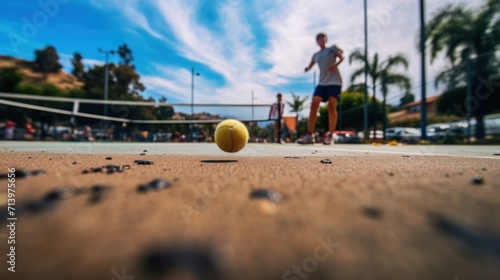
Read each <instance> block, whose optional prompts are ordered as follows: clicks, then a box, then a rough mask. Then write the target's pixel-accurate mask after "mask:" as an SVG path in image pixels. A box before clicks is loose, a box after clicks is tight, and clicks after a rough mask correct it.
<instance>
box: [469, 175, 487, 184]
mask: <svg viewBox="0 0 500 280" xmlns="http://www.w3.org/2000/svg"><path fill="white" fill-rule="evenodd" d="M472 184H473V185H482V184H484V178H483V176H479V175H478V176H475V177H474V178H472Z"/></svg>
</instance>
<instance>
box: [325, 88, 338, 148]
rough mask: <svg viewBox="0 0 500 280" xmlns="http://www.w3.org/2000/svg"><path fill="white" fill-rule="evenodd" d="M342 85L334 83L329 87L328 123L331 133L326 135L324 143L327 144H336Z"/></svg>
mask: <svg viewBox="0 0 500 280" xmlns="http://www.w3.org/2000/svg"><path fill="white" fill-rule="evenodd" d="M340 89H341V88H340V86H337V85H333V86H329V87H328V91H327V92H328V125H329V133H328V136H327V137H326V139H325V141H324V142H323V144H325V145H333V144H334V142H335V141H334V136H335V134H334V133H335V130H336V128H337V120H338V113H337V106H338V104H339V98H340Z"/></svg>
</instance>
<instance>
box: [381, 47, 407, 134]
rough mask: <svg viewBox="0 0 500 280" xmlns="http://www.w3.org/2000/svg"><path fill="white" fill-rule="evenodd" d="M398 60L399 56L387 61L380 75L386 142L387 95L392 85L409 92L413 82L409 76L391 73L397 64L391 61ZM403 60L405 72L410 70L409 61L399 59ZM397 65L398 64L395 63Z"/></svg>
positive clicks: (383, 130)
mask: <svg viewBox="0 0 500 280" xmlns="http://www.w3.org/2000/svg"><path fill="white" fill-rule="evenodd" d="M396 58H398V57H397V56H396V57H389V59H388V60H387V63H385V64H386V65H385V67H384V69H383V71H382V73H381V75H380V78H381V81H380V88H381V90H382V96H383V99H382V116H383V119H382V132H383V133H384V140H386V138H385V130H386V129H387V118H386V107H387V106H386V99H387V93H388V92H389V86H391V85H395V86H397V87H399V88H400V89H404V90H406V92H408V91H409V90H410V88H411V81H410V78H408V76H406V75H404V74H399V73H394V72H391V68H392V66H394V65H395V64H393V63H391V62H392V61H391V59H396ZM401 58H403V60H401V62H399V63H401V64H403V65H404V66H405V70H407V69H408V60H407V59H406V58H404V57H400V58H399V59H401ZM394 63H396V64H397V62H394Z"/></svg>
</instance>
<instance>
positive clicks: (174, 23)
mask: <svg viewBox="0 0 500 280" xmlns="http://www.w3.org/2000/svg"><path fill="white" fill-rule="evenodd" d="M418 2H419V1H418V0H411V1H410V0H392V1H385V0H369V1H368V6H369V31H370V32H369V52H370V53H371V55H372V54H373V53H374V52H378V53H379V55H380V56H381V57H382V58H385V57H387V56H389V55H393V54H396V53H404V54H406V55H407V56H408V57H409V58H410V62H411V63H410V69H409V70H408V74H409V75H410V76H411V78H412V82H413V85H414V87H415V89H414V93H415V94H417V99H419V98H418V95H419V94H420V87H419V86H420V76H419V71H420V65H419V54H418V52H417V50H416V48H415V40H416V37H417V34H418V30H419V29H418V27H419V23H418ZM459 2H462V3H466V4H467V5H468V6H469V7H477V6H479V5H481V4H482V3H483V1H469V2H467V1H455V0H449V1H440V0H428V1H427V18H430V16H431V15H432V14H433V13H434V12H435V11H436V9H438V8H439V7H442V6H444V5H445V4H447V3H459ZM477 2H479V3H477ZM320 31H322V32H325V33H327V34H328V36H329V42H330V44H336V45H338V46H340V47H341V48H343V49H344V50H345V52H346V54H347V56H348V55H349V53H350V52H352V51H353V50H354V49H356V48H361V47H363V1H362V0H356V1H352V0H336V1H332V0H287V1H284V0H279V1H265V0H254V1H245V0H215V1H201V0H185V1H181V0H142V1H140V0H121V1H120V0H88V1H84V0H18V1H3V3H2V9H1V10H0V54H2V55H11V56H16V57H20V58H25V59H29V60H33V58H34V50H35V49H41V48H44V47H45V46H47V45H52V46H54V47H55V48H56V49H57V51H58V52H59V54H60V57H61V59H60V63H61V64H63V66H64V69H65V70H66V71H68V72H69V71H71V63H70V60H71V57H72V55H73V53H75V52H79V53H81V54H82V55H83V57H84V59H85V60H84V62H85V63H86V64H87V66H89V67H90V66H91V65H93V64H102V63H103V61H104V55H103V54H101V53H99V52H98V51H97V49H98V48H102V49H116V48H117V47H118V46H119V45H121V44H123V43H126V44H127V45H128V46H129V48H131V49H132V51H133V55H134V58H135V60H134V62H133V63H134V64H135V65H136V70H137V72H139V73H140V75H141V80H142V82H143V83H144V84H145V85H146V87H147V90H146V91H145V92H144V96H146V97H150V96H151V97H154V98H159V97H160V96H162V95H163V96H166V97H167V98H168V100H169V101H170V102H181V103H189V102H191V67H194V68H195V71H196V72H199V73H200V74H201V75H200V76H196V77H195V102H196V103H217V104H230V103H247V104H250V103H251V101H252V100H251V92H252V91H253V92H254V93H255V97H256V99H255V103H265V104H267V103H271V102H273V101H274V100H275V95H276V93H277V92H282V93H283V94H284V99H285V100H291V94H290V93H291V92H295V93H296V94H300V95H303V96H311V95H312V90H313V75H314V71H318V69H317V68H315V69H314V70H312V71H311V72H309V73H304V70H303V69H304V67H305V66H306V65H307V64H308V62H309V61H310V59H311V56H312V54H313V53H314V52H315V51H316V50H317V46H316V44H315V40H314V37H315V34H316V33H318V32H320ZM371 55H370V56H371ZM110 58H111V61H114V62H116V61H117V57H113V56H111V57H110ZM445 65H446V63H445V61H444V59H442V58H438V59H437V60H436V61H434V62H433V64H432V65H430V66H429V68H428V69H429V70H428V75H427V79H428V81H431V83H430V84H429V85H428V87H427V89H428V92H429V93H430V95H435V94H437V93H439V92H440V90H441V89H437V90H436V89H435V88H434V84H433V82H432V81H433V80H434V76H435V74H436V73H437V72H439V70H442V69H443V67H444V66H445ZM360 66H361V65H359V64H353V65H349V62H348V60H347V59H346V60H345V61H344V63H343V64H341V66H340V71H341V73H342V76H343V79H344V88H347V87H348V86H349V84H350V74H351V73H352V72H353V71H354V70H355V69H356V68H359V67H360ZM401 94H402V92H401V91H400V90H397V89H392V90H391V92H390V94H389V97H388V99H389V101H390V102H391V103H397V102H398V101H399V97H401ZM200 109H201V108H200ZM204 109H205V108H204ZM207 110H208V109H207ZM207 110H205V111H207ZM213 110H215V111H216V112H214V113H218V112H220V110H222V109H221V108H219V109H213ZM217 110H219V111H217ZM238 110H240V109H238ZM238 110H236V111H234V112H232V114H234V116H236V117H242V118H245V117H248V115H249V110H246V109H245V110H243V111H244V112H243V111H241V112H239V115H238ZM222 111H224V110H222ZM247 111H248V112H247ZM305 113H306V112H305ZM265 114H267V112H266V111H265V110H258V112H256V117H265Z"/></svg>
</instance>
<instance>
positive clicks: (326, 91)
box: [297, 33, 344, 145]
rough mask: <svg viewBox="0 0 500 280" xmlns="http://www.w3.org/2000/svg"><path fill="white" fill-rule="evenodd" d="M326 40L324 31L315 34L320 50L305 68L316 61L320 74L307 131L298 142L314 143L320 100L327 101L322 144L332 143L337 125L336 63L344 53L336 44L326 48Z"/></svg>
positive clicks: (338, 80)
mask: <svg viewBox="0 0 500 280" xmlns="http://www.w3.org/2000/svg"><path fill="white" fill-rule="evenodd" d="M327 40H328V38H327V36H326V35H325V34H324V33H319V34H318V35H316V43H318V46H319V47H320V48H321V50H320V51H319V52H317V53H315V54H314V55H313V57H312V60H311V62H310V63H309V65H308V66H307V67H306V68H305V72H307V71H309V70H311V68H312V67H313V66H314V64H315V63H317V64H318V66H319V70H320V75H319V83H318V86H316V89H315V91H314V95H313V99H312V104H311V112H310V113H309V123H308V132H307V134H306V135H305V136H304V137H302V138H300V139H298V140H297V143H299V144H314V142H315V141H314V128H315V126H316V120H317V118H318V116H317V113H318V108H319V104H320V103H321V102H328V123H329V128H330V132H329V134H328V136H327V137H326V139H325V141H324V142H323V144H325V145H333V143H334V141H333V133H334V132H335V127H336V126H337V104H338V101H339V98H340V91H341V88H342V77H341V76H340V72H339V69H338V65H339V64H340V63H342V61H343V60H344V55H343V51H342V50H341V49H340V48H339V47H337V46H336V45H333V46H331V47H328V48H327V47H326V46H325V45H326V41H327Z"/></svg>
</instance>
